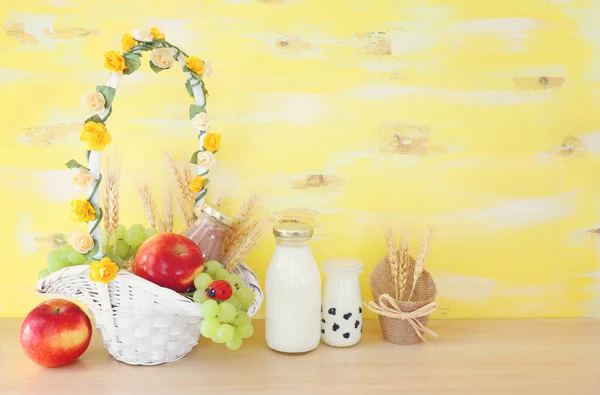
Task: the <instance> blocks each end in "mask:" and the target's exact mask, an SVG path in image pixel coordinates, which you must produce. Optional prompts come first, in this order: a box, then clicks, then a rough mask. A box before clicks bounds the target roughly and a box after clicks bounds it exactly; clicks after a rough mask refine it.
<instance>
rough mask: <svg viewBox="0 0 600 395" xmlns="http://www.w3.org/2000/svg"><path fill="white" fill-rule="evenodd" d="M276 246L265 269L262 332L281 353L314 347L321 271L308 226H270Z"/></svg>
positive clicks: (318, 323)
mask: <svg viewBox="0 0 600 395" xmlns="http://www.w3.org/2000/svg"><path fill="white" fill-rule="evenodd" d="M273 234H274V235H275V238H276V239H277V246H276V248H275V252H274V254H273V258H272V259H271V263H270V264H269V268H268V269H267V278H266V287H265V297H266V300H265V301H266V317H265V334H266V340H267V345H268V346H269V348H271V349H273V350H275V351H279V352H284V353H303V352H307V351H311V350H314V349H315V348H317V346H318V345H319V342H320V339H321V274H320V272H319V268H318V266H317V263H316V261H315V258H314V257H313V255H312V250H311V247H310V239H311V237H312V234H313V229H312V227H311V226H309V225H306V224H297V223H283V224H279V225H277V226H275V227H274V228H273Z"/></svg>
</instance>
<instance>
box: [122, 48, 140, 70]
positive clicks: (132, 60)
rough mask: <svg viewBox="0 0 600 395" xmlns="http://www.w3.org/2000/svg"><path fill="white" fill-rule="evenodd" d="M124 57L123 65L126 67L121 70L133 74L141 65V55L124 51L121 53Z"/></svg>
mask: <svg viewBox="0 0 600 395" xmlns="http://www.w3.org/2000/svg"><path fill="white" fill-rule="evenodd" d="M123 57H124V58H125V65H126V66H127V68H126V69H125V70H123V74H125V75H130V74H133V73H134V72H135V71H136V70H137V69H139V68H140V66H141V65H142V61H141V60H140V57H141V55H139V54H132V53H126V54H125V55H123Z"/></svg>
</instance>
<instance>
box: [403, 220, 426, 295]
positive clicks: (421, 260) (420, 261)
mask: <svg viewBox="0 0 600 395" xmlns="http://www.w3.org/2000/svg"><path fill="white" fill-rule="evenodd" d="M430 240H431V227H427V231H426V232H425V237H423V240H421V249H420V250H419V255H418V256H417V259H416V261H415V270H414V273H413V284H412V289H411V290H410V296H409V297H408V300H409V301H410V300H411V299H412V296H413V292H415V288H416V286H417V281H418V280H419V277H421V274H422V273H423V270H424V269H425V259H426V258H427V251H428V250H429V242H430Z"/></svg>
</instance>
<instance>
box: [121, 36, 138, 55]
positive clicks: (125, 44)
mask: <svg viewBox="0 0 600 395" xmlns="http://www.w3.org/2000/svg"><path fill="white" fill-rule="evenodd" d="M136 44H137V41H135V40H134V39H133V36H132V35H131V34H123V37H121V49H122V50H123V52H127V51H129V50H130V49H131V47H133V46H134V45H136Z"/></svg>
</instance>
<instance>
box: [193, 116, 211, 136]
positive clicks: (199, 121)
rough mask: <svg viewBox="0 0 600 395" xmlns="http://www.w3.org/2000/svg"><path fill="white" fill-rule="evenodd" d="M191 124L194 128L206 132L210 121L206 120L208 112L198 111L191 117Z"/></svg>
mask: <svg viewBox="0 0 600 395" xmlns="http://www.w3.org/2000/svg"><path fill="white" fill-rule="evenodd" d="M192 125H193V126H194V129H196V130H199V131H201V132H206V131H207V130H208V128H210V121H209V120H208V114H206V113H205V112H200V113H198V114H196V115H195V116H194V118H192Z"/></svg>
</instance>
